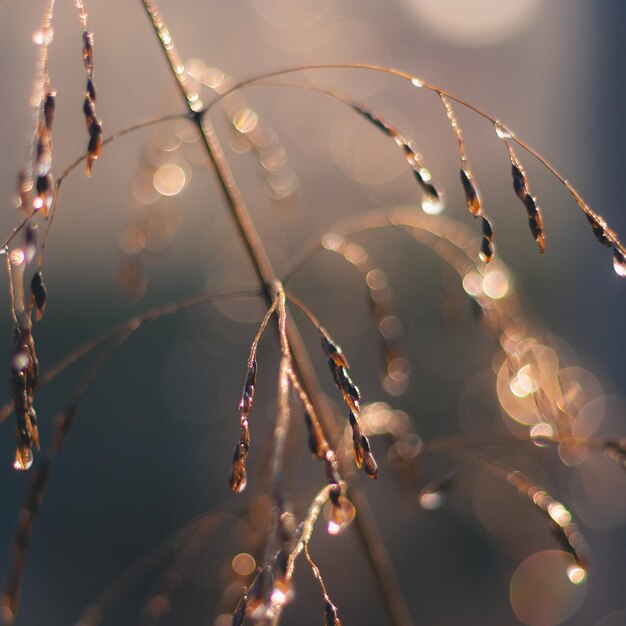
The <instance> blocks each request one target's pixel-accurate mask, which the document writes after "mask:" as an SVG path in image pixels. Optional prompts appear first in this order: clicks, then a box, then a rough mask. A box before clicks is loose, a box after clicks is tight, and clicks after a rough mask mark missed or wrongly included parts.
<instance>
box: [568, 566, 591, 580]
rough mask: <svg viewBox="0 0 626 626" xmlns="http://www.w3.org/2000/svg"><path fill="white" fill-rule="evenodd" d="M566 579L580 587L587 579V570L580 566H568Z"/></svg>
mask: <svg viewBox="0 0 626 626" xmlns="http://www.w3.org/2000/svg"><path fill="white" fill-rule="evenodd" d="M567 577H568V578H569V579H570V581H571V583H572V584H573V585H580V584H581V583H583V582H585V580H586V578H587V570H586V569H585V568H584V567H581V566H580V565H570V566H569V567H568V568H567Z"/></svg>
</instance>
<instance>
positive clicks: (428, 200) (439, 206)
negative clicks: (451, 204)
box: [422, 196, 443, 215]
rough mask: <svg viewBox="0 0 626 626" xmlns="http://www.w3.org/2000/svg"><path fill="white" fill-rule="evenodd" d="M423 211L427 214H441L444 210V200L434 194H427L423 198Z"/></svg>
mask: <svg viewBox="0 0 626 626" xmlns="http://www.w3.org/2000/svg"><path fill="white" fill-rule="evenodd" d="M422 211H424V213H426V215H439V214H440V213H441V212H442V211H443V202H441V200H438V199H436V198H433V197H432V196H425V197H424V199H423V200H422Z"/></svg>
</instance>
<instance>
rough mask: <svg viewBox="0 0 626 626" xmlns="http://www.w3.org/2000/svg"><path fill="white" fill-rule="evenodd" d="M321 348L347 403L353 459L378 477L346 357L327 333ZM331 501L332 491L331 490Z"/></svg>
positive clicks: (372, 475) (357, 392) (357, 393)
mask: <svg viewBox="0 0 626 626" xmlns="http://www.w3.org/2000/svg"><path fill="white" fill-rule="evenodd" d="M322 349H323V350H324V352H325V354H326V356H327V359H328V367H329V368H330V371H331V373H332V375H333V380H334V381H335V385H336V386H337V388H338V389H339V391H341V394H342V395H343V399H344V401H345V403H346V404H347V405H348V420H349V422H350V426H351V427H352V444H353V448H354V460H355V461H356V464H357V467H359V468H361V467H363V469H364V470H365V473H366V474H367V476H369V477H370V478H377V477H378V465H377V463H376V460H375V459H374V455H373V454H372V452H371V450H370V443H369V440H368V439H367V437H366V436H365V435H364V434H363V433H362V431H361V425H360V423H359V410H360V405H359V404H360V401H361V392H360V391H359V388H358V387H357V386H356V385H355V384H354V383H353V382H352V379H351V378H350V374H349V373H348V370H349V369H350V366H349V365H348V359H347V358H346V356H345V354H344V353H343V350H342V349H341V347H340V346H339V345H338V344H336V343H335V342H334V341H333V340H332V338H331V337H330V336H329V335H328V334H327V333H323V334H322ZM331 501H333V492H332V491H331Z"/></svg>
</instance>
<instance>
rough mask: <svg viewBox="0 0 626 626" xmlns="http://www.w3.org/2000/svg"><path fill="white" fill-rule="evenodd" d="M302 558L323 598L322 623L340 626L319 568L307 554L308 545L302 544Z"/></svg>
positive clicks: (328, 625) (335, 609)
mask: <svg viewBox="0 0 626 626" xmlns="http://www.w3.org/2000/svg"><path fill="white" fill-rule="evenodd" d="M304 556H305V557H306V560H307V561H308V562H309V565H310V566H311V570H312V571H313V576H315V578H316V579H317V581H318V582H319V584H320V587H321V588H322V595H323V597H324V623H325V625H326V626H341V620H340V619H339V617H338V615H337V607H336V606H335V605H334V604H333V603H332V602H331V600H330V597H329V596H328V591H327V590H326V585H325V584H324V579H323V578H322V573H321V572H320V570H319V567H317V565H315V562H314V561H313V559H312V558H311V555H310V554H309V544H308V543H305V544H304Z"/></svg>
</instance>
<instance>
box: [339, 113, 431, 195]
mask: <svg viewBox="0 0 626 626" xmlns="http://www.w3.org/2000/svg"><path fill="white" fill-rule="evenodd" d="M349 104H350V106H351V107H352V108H353V109H354V110H355V111H356V112H357V113H358V114H359V115H360V116H361V117H363V118H365V119H366V120H367V121H368V122H370V123H371V124H373V125H374V126H376V128H378V129H379V130H380V131H382V132H383V133H384V134H385V135H387V137H391V138H392V139H393V140H394V141H395V142H396V144H397V145H398V146H399V147H400V148H401V149H402V151H403V152H404V156H405V158H406V160H407V163H408V164H409V166H410V167H411V169H412V170H413V176H414V177H415V180H416V181H417V183H418V185H419V186H420V187H421V189H422V191H423V192H424V196H425V198H424V201H423V202H422V205H424V203H429V204H430V205H431V206H438V205H439V204H440V203H441V195H440V193H439V191H437V188H436V187H435V186H434V185H433V184H432V183H430V182H429V181H428V180H427V178H430V173H429V172H428V170H427V169H426V168H424V166H423V165H422V162H421V156H420V155H419V154H418V152H417V151H416V149H415V147H414V144H413V141H411V140H410V139H407V138H406V137H404V135H402V134H401V133H400V132H399V131H398V130H396V128H394V127H393V126H392V125H391V124H390V123H389V122H387V121H386V120H384V119H383V118H382V117H380V116H379V115H377V114H376V113H374V112H373V111H371V110H369V109H366V108H365V107H364V106H363V105H362V104H356V103H352V102H350V103H349Z"/></svg>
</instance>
